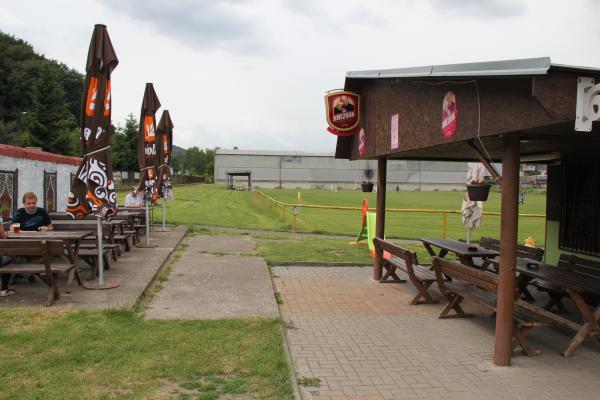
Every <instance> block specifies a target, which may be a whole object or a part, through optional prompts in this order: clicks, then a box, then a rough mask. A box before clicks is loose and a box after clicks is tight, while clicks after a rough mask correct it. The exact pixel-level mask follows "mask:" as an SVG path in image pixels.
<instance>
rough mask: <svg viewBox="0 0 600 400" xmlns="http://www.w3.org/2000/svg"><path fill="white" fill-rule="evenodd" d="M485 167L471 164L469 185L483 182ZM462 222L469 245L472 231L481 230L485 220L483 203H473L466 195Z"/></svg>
mask: <svg viewBox="0 0 600 400" xmlns="http://www.w3.org/2000/svg"><path fill="white" fill-rule="evenodd" d="M483 173H484V167H483V164H481V163H469V164H468V169H467V183H473V182H483V180H484V177H483ZM460 210H461V212H462V222H463V225H464V226H465V228H467V243H468V242H469V239H470V237H469V236H470V234H471V230H472V229H475V228H479V227H480V226H481V223H482V220H483V202H482V201H473V200H471V199H470V198H469V195H468V194H467V193H465V197H464V198H463V201H462V207H461V208H460Z"/></svg>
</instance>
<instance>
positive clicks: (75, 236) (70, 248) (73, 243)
mask: <svg viewBox="0 0 600 400" xmlns="http://www.w3.org/2000/svg"><path fill="white" fill-rule="evenodd" d="M6 233H7V234H8V238H9V239H39V240H44V239H47V240H62V241H63V243H64V244H65V249H66V250H67V256H68V258H69V261H71V263H73V264H75V265H77V263H76V258H77V257H76V256H77V249H78V247H77V243H79V241H80V240H82V239H85V238H87V237H88V236H90V235H93V234H94V233H95V232H94V231H91V230H90V231H46V232H37V231H21V232H19V233H14V232H6Z"/></svg>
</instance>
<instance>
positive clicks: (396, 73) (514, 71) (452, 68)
mask: <svg viewBox="0 0 600 400" xmlns="http://www.w3.org/2000/svg"><path fill="white" fill-rule="evenodd" d="M550 71H564V72H588V73H589V72H595V73H598V72H600V69H597V68H588V67H577V66H572V65H562V64H553V63H552V62H551V61H550V57H539V58H523V59H518V60H500V61H485V62H475V63H464V64H446V65H429V66H423V67H410V68H394V69H380V70H371V71H349V72H346V78H354V79H357V78H358V79H369V78H371V79H372V78H436V77H437V78H443V77H471V76H479V77H484V76H490V77H491V76H506V75H527V76H530V75H545V74H547V73H548V72H550Z"/></svg>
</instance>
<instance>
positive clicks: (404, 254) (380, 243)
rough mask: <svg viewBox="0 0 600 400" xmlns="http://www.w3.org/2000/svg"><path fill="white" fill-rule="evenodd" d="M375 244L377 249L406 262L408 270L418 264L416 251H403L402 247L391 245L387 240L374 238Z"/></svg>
mask: <svg viewBox="0 0 600 400" xmlns="http://www.w3.org/2000/svg"><path fill="white" fill-rule="evenodd" d="M373 244H374V245H375V248H376V249H380V250H382V251H387V252H388V253H390V254H391V255H393V256H396V257H399V258H401V259H402V260H404V263H405V264H406V268H412V266H413V265H414V264H418V263H419V262H418V260H417V253H415V252H414V251H410V250H408V249H403V248H402V247H399V246H396V245H395V244H393V243H390V242H388V241H386V240H383V239H380V238H378V237H376V238H373Z"/></svg>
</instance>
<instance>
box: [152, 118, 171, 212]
mask: <svg viewBox="0 0 600 400" xmlns="http://www.w3.org/2000/svg"><path fill="white" fill-rule="evenodd" d="M173 128H174V126H173V121H171V116H170V114H169V110H164V111H163V113H162V115H161V117H160V121H159V122H158V136H159V142H160V146H159V147H160V149H159V152H158V154H159V157H158V158H159V162H158V165H159V167H158V183H157V185H156V186H157V190H158V195H159V196H160V197H162V198H163V199H168V200H173V190H172V188H173V186H172V184H171V169H170V168H169V166H170V165H171V149H172V147H173Z"/></svg>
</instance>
